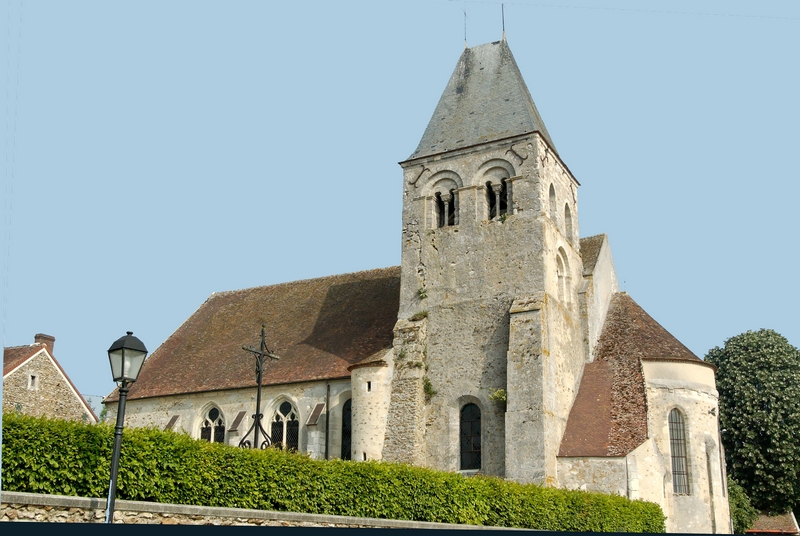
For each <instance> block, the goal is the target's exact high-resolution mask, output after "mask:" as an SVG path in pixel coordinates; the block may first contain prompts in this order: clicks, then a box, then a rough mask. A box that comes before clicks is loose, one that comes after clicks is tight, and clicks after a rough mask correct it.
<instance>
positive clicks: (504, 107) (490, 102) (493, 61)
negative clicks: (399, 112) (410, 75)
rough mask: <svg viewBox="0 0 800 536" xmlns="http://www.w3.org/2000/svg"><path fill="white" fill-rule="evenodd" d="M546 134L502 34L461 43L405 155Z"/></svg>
mask: <svg viewBox="0 0 800 536" xmlns="http://www.w3.org/2000/svg"><path fill="white" fill-rule="evenodd" d="M530 132H538V133H539V134H540V135H541V136H542V137H543V138H544V139H545V140H546V141H547V143H548V145H550V148H551V149H552V150H553V151H555V150H556V149H555V146H554V145H553V141H552V140H551V139H550V134H549V133H548V132H547V128H545V126H544V121H542V118H541V116H540V115H539V111H538V110H537V109H536V105H535V104H534V103H533V99H532V98H531V94H530V92H529V91H528V87H527V86H526V85H525V81H524V80H523V79H522V74H521V73H520V71H519V67H517V62H516V61H515V60H514V56H513V55H512V54H511V49H510V48H509V46H508V43H506V41H505V39H503V40H502V41H495V42H493V43H486V44H484V45H478V46H476V47H471V48H466V49H464V52H463V53H462V54H461V57H460V58H459V60H458V64H457V65H456V68H455V70H454V71H453V74H452V76H451V77H450V81H449V82H448V84H447V87H446V88H445V90H444V93H442V96H441V98H440V99H439V104H437V105H436V110H434V112H433V117H431V120H430V122H429V123H428V127H427V128H426V129H425V133H424V134H423V135H422V140H420V142H419V146H418V147H417V150H416V151H414V153H413V154H412V155H411V156H410V157H409V158H408V159H409V160H412V159H416V158H420V157H425V156H431V155H434V154H438V153H443V152H447V151H452V150H454V149H459V148H462V147H469V146H472V145H476V144H480V143H485V142H489V141H493V140H497V139H502V138H507V137H509V136H517V135H520V134H527V133H530Z"/></svg>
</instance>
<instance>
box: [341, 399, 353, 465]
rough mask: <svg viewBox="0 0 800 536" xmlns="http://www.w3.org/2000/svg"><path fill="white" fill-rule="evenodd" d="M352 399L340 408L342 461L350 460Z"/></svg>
mask: <svg viewBox="0 0 800 536" xmlns="http://www.w3.org/2000/svg"><path fill="white" fill-rule="evenodd" d="M352 400H353V399H352V398H351V399H350V400H348V401H347V402H345V403H344V407H343V408H342V454H341V457H342V459H343V460H349V459H351V438H352V433H353V432H352V431H353V409H352V407H353V406H352V404H351V402H352Z"/></svg>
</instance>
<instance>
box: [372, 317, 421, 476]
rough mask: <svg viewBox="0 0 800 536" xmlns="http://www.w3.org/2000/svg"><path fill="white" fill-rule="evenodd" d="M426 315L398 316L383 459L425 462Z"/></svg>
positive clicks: (413, 462) (418, 463)
mask: <svg viewBox="0 0 800 536" xmlns="http://www.w3.org/2000/svg"><path fill="white" fill-rule="evenodd" d="M427 325H428V321H427V318H421V319H420V320H416V321H412V320H398V322H397V325H396V326H395V328H394V373H393V378H392V391H391V403H390V405H389V415H388V420H387V428H386V439H385V441H384V447H383V459H384V460H386V461H392V462H403V463H411V464H414V465H423V462H424V458H423V456H424V448H423V443H422V442H423V437H424V421H423V418H424V411H425V389H424V379H425V367H426V357H427V338H428V337H427Z"/></svg>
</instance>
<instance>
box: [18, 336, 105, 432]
mask: <svg viewBox="0 0 800 536" xmlns="http://www.w3.org/2000/svg"><path fill="white" fill-rule="evenodd" d="M31 376H35V378H36V379H35V380H33V381H32V380H31ZM78 397H79V395H77V394H76V393H75V391H73V390H72V387H71V386H70V384H69V382H68V381H67V379H66V378H65V377H64V375H63V374H62V373H61V371H60V370H59V369H58V367H56V365H55V364H54V363H53V361H52V360H51V359H50V356H49V355H48V354H47V351H46V350H44V349H42V350H41V351H40V352H39V353H38V354H36V355H35V356H33V357H32V358H31V359H29V360H28V361H27V362H26V363H24V364H23V365H22V366H20V367H19V368H18V369H16V370H15V371H13V372H11V373H9V374H8V375H7V376H6V377H5V378H3V412H13V411H16V412H18V413H24V414H25V415H34V416H41V415H46V416H48V417H55V418H59V419H67V420H75V421H87V422H94V417H93V416H91V415H90V413H89V411H88V410H87V409H86V406H84V405H83V403H82V402H81V400H80V399H79V398H78Z"/></svg>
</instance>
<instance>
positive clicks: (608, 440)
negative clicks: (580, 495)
mask: <svg viewBox="0 0 800 536" xmlns="http://www.w3.org/2000/svg"><path fill="white" fill-rule="evenodd" d="M642 359H647V360H667V361H689V362H696V363H704V362H703V361H702V360H701V359H699V358H698V357H697V356H696V355H694V354H693V353H692V352H691V350H689V349H688V348H686V346H684V345H683V344H682V343H681V342H680V341H678V339H676V338H675V337H674V336H673V335H672V334H671V333H669V332H668V331H667V330H666V329H664V328H663V327H662V326H661V324H659V323H658V322H656V321H655V320H654V319H653V318H652V317H651V316H650V315H649V314H647V313H646V312H645V311H644V309H642V308H641V307H640V306H639V304H637V303H636V302H635V301H633V299H632V298H631V297H630V296H628V295H627V294H626V293H624V292H619V293H617V294H614V296H613V297H612V299H611V304H610V305H609V308H608V314H607V316H606V321H605V324H604V325H603V331H602V333H601V335H600V339H599V340H598V342H597V351H596V357H595V360H594V361H593V362H592V363H589V364H587V365H586V366H585V367H584V369H583V377H582V379H581V384H580V387H579V389H578V395H577V396H576V398H575V402H574V403H573V405H572V410H571V411H570V415H569V419H568V420H567V427H566V430H565V432H564V438H563V439H562V441H561V448H560V451H559V456H624V455H626V454H628V453H629V452H630V451H632V450H633V449H635V448H636V447H638V446H639V445H641V444H642V443H643V442H644V441H645V439H647V400H646V398H645V384H644V377H643V375H642V367H641V364H640V361H641V360H642Z"/></svg>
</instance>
